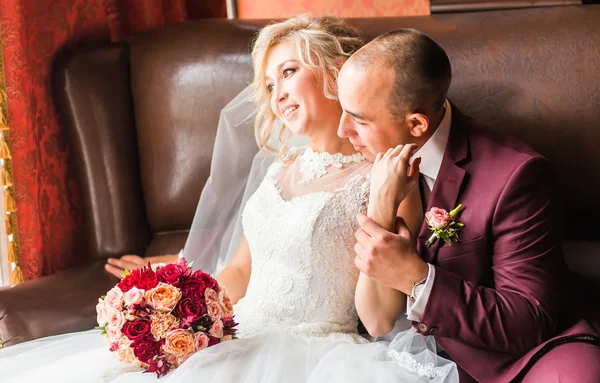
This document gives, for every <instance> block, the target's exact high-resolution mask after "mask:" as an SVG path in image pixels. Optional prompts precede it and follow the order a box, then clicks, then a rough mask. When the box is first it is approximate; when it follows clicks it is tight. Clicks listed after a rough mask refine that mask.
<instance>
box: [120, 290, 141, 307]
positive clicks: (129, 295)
mask: <svg viewBox="0 0 600 383" xmlns="http://www.w3.org/2000/svg"><path fill="white" fill-rule="evenodd" d="M143 300H144V290H140V289H138V288H137V287H135V286H134V287H132V288H131V289H130V290H129V291H127V292H126V293H125V294H123V301H124V302H125V306H128V307H129V306H133V305H139V304H140V303H142V301H143Z"/></svg>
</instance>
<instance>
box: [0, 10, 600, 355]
mask: <svg viewBox="0 0 600 383" xmlns="http://www.w3.org/2000/svg"><path fill="white" fill-rule="evenodd" d="M352 23H353V24H354V25H356V26H357V27H358V28H359V29H361V30H362V31H363V32H364V34H365V37H366V38H367V39H371V38H373V37H375V36H377V35H379V34H381V33H383V32H385V31H388V30H391V29H394V28H400V27H411V28H417V29H421V30H423V31H425V32H426V33H428V34H430V35H431V36H432V37H434V38H435V39H436V40H437V41H439V42H440V43H441V44H442V46H443V47H444V48H445V49H446V50H447V52H448V54H449V56H450V58H451V60H452V64H453V68H454V81H453V85H452V87H451V90H450V98H451V99H452V101H453V102H454V103H456V104H457V105H458V107H459V108H461V109H462V110H463V112H466V113H467V114H470V115H472V116H474V117H476V118H478V119H479V120H481V121H484V122H486V123H488V124H489V125H491V126H492V127H493V128H494V129H498V130H503V131H506V132H508V133H510V134H513V135H515V136H517V137H520V138H521V139H522V140H524V141H525V142H527V143H529V144H530V145H531V146H533V147H534V148H535V149H537V150H538V151H539V152H541V153H542V154H544V155H546V156H547V157H548V158H549V159H550V160H551V161H552V162H553V163H554V165H555V167H556V173H555V176H556V178H557V179H558V180H559V183H560V184H561V185H562V192H563V195H564V196H565V210H564V212H565V217H564V218H565V239H566V241H565V256H566V260H567V263H568V265H569V267H570V268H571V270H572V271H573V272H574V274H575V276H576V281H577V282H583V283H584V285H585V286H586V287H585V288H584V290H582V291H583V293H582V296H584V297H585V300H586V301H587V302H596V303H598V302H600V299H597V296H596V297H595V298H593V297H592V296H593V294H597V292H598V291H600V238H599V234H600V230H599V229H600V219H599V216H600V198H598V196H600V184H599V183H598V182H597V178H598V176H599V175H600V95H599V93H598V92H599V90H600V75H599V72H598V70H599V68H600V66H599V65H600V64H599V63H600V39H599V37H598V36H600V6H569V7H556V8H544V9H530V10H520V11H494V12H479V13H463V14H444V15H436V16H431V17H406V18H383V19H357V20H352ZM260 25H261V22H241V21H228V20H205V21H197V22H188V23H185V24H181V25H176V26H170V27H167V28H163V29H159V30H153V31H149V32H146V33H144V34H141V35H138V36H135V37H133V38H131V39H130V40H129V41H128V42H127V43H124V44H106V45H100V46H98V45H94V46H89V47H84V48H80V49H77V50H76V51H72V52H69V53H68V54H65V55H64V57H62V58H61V59H60V60H58V61H57V63H56V67H55V73H54V86H55V102H56V104H57V108H58V110H59V111H60V114H61V116H62V121H63V122H64V126H65V128H66V129H67V130H68V133H69V136H70V141H71V145H72V149H73V157H72V158H73V161H75V162H76V165H77V172H78V180H79V183H80V189H81V192H82V209H83V216H84V220H85V230H86V236H87V241H86V243H87V249H86V251H85V252H84V253H82V254H80V256H81V257H82V258H83V260H82V262H83V263H84V264H85V265H84V266H82V267H80V268H78V269H72V270H68V271H65V272H60V273H57V274H55V275H52V276H48V277H45V278H41V279H38V280H34V281H30V282H25V283H22V284H20V285H17V286H14V287H12V288H5V289H2V290H0V318H1V320H0V336H1V337H2V339H3V342H4V345H5V346H10V345H13V344H16V343H19V342H23V341H26V340H29V339H35V338H39V337H43V336H48V335H52V334H59V333H65V332H70V331H78V330H84V329H89V328H91V327H93V326H94V325H95V304H96V302H97V298H98V297H99V296H100V295H102V294H104V293H105V292H106V291H107V290H108V289H109V288H110V287H112V286H113V285H114V284H115V282H116V280H115V279H113V278H112V277H110V276H108V274H106V273H105V272H104V270H103V264H104V263H105V259H106V258H107V257H115V256H120V255H122V254H126V253H134V254H145V255H156V254H163V253H173V252H176V251H178V250H179V249H180V248H181V247H182V246H183V244H184V241H185V238H186V235H187V229H188V228H189V227H190V224H191V222H192V218H193V215H194V212H195V207H196V204H197V202H198V198H199V196H200V193H201V191H202V188H203V186H204V184H205V181H206V179H207V177H208V173H209V166H210V162H211V153H212V149H213V143H214V138H215V132H216V127H217V121H218V117H219V111H220V109H221V108H222V107H223V106H225V105H226V103H227V102H228V101H229V100H231V99H232V98H233V97H234V96H235V95H236V94H237V93H238V92H239V91H240V90H242V89H243V88H244V87H245V85H246V84H248V82H249V81H250V79H251V60H250V56H249V49H250V42H251V40H252V37H253V35H254V33H255V32H256V31H257V29H258V27H259V26H260ZM490 171H493V169H490ZM56 230H60V228H59V227H57V228H56Z"/></svg>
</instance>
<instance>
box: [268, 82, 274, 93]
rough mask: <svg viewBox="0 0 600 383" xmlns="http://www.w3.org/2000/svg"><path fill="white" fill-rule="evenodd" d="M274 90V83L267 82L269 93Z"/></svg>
mask: <svg viewBox="0 0 600 383" xmlns="http://www.w3.org/2000/svg"><path fill="white" fill-rule="evenodd" d="M272 91H273V84H267V93H271V92H272Z"/></svg>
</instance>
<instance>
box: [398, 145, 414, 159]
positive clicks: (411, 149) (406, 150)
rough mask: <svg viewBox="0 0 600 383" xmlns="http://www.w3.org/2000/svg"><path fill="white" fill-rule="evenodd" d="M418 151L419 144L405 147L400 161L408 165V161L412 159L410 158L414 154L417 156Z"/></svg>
mask: <svg viewBox="0 0 600 383" xmlns="http://www.w3.org/2000/svg"><path fill="white" fill-rule="evenodd" d="M416 149H417V144H408V145H404V147H403V148H402V151H401V152H400V159H401V160H402V162H403V163H405V164H408V160H409V159H410V157H412V155H413V154H415V151H416Z"/></svg>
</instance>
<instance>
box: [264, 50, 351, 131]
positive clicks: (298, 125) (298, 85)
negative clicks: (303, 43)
mask: <svg viewBox="0 0 600 383" xmlns="http://www.w3.org/2000/svg"><path fill="white" fill-rule="evenodd" d="M265 77H266V81H265V87H266V88H267V92H268V94H269V103H270V105H271V110H272V111H273V113H274V114H275V115H276V116H277V118H279V119H280V120H281V121H282V122H283V123H284V124H285V125H286V126H287V127H288V128H289V129H290V130H291V131H292V133H293V134H296V135H310V134H311V133H313V132H314V130H318V129H322V127H323V124H324V123H325V121H328V120H331V119H334V120H337V121H339V115H340V113H341V109H340V106H339V104H338V103H337V101H335V100H331V99H328V98H327V97H325V93H324V90H323V79H322V76H321V74H320V72H319V71H317V70H313V69H311V68H308V67H306V66H304V65H303V64H302V63H301V61H300V59H299V57H298V50H297V48H296V44H294V43H293V42H283V43H280V44H277V45H275V46H274V47H273V48H271V49H270V51H269V53H268V55H267V65H266V72H265Z"/></svg>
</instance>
